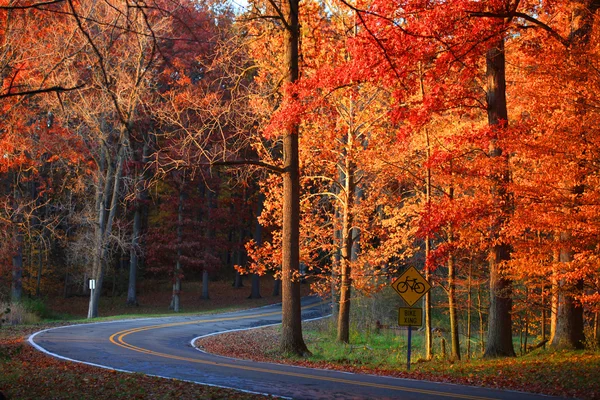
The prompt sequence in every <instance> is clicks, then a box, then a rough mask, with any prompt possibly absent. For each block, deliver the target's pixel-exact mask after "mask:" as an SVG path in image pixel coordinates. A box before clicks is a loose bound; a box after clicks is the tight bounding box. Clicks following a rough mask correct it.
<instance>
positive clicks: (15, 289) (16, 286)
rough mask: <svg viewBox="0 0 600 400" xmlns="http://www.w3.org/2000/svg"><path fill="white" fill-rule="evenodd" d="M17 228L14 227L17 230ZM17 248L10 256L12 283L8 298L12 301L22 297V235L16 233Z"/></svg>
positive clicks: (17, 301) (17, 300)
mask: <svg viewBox="0 0 600 400" xmlns="http://www.w3.org/2000/svg"><path fill="white" fill-rule="evenodd" d="M17 229H18V228H15V230H17ZM16 238H17V240H16V242H17V248H16V251H15V253H14V255H13V257H12V284H11V290H10V300H11V302H12V303H20V302H21V299H22V298H23V235H22V234H21V233H20V232H18V233H16Z"/></svg>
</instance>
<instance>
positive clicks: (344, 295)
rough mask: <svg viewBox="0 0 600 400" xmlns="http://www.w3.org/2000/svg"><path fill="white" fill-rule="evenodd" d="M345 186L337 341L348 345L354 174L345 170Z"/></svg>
mask: <svg viewBox="0 0 600 400" xmlns="http://www.w3.org/2000/svg"><path fill="white" fill-rule="evenodd" d="M345 186H346V197H345V203H344V209H343V222H342V249H341V253H342V254H341V259H340V267H341V284H340V305H339V313H338V326H337V340H338V341H339V342H343V343H348V342H349V340H350V305H351V302H350V298H351V294H352V267H351V262H352V259H351V258H352V215H351V210H350V207H351V204H352V203H353V201H354V200H353V197H354V174H353V172H352V171H349V170H347V173H346V184H345Z"/></svg>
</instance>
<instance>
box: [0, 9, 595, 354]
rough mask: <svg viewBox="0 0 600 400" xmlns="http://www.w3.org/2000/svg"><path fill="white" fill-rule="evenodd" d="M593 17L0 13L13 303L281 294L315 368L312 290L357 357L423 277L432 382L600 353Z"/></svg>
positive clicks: (584, 13)
mask: <svg viewBox="0 0 600 400" xmlns="http://www.w3.org/2000/svg"><path fill="white" fill-rule="evenodd" d="M599 8H600V1H594V0H571V1H567V0H554V1H519V0H514V1H507V0H492V1H487V2H470V1H463V0H460V1H459V0H452V1H441V2H436V1H412V0H411V1H408V0H407V1H378V0H372V1H357V2H347V1H345V0H331V1H309V0H305V1H303V2H302V3H300V2H299V1H297V0H289V1H283V2H280V1H276V0H267V1H255V2H250V3H249V5H248V7H247V8H245V9H244V10H243V11H242V10H240V9H239V8H232V7H231V6H230V5H229V4H227V3H219V2H216V1H208V2H202V3H196V2H186V1H177V2H173V1H152V2H126V1H117V0H114V1H108V0H106V1H102V2H86V1H75V0H52V1H47V2H46V1H44V2H35V1H25V2H22V1H17V2H16V1H4V2H3V3H2V5H1V6H0V18H1V24H0V32H1V34H0V39H1V40H2V43H1V46H0V49H1V51H0V68H1V74H0V76H1V79H2V91H1V92H0V106H1V111H0V116H1V118H2V125H1V129H0V160H1V162H0V192H1V197H0V235H1V238H0V239H1V240H0V260H1V262H0V298H1V299H2V300H3V301H4V302H5V303H6V304H8V305H9V307H11V308H12V309H13V310H14V309H16V306H15V305H16V304H18V303H20V302H22V301H24V299H26V298H37V299H48V298H56V297H57V296H62V297H65V298H68V297H70V296H86V298H87V297H89V299H90V300H89V305H88V307H87V315H88V318H95V317H97V316H99V315H100V314H101V313H102V310H101V309H100V307H99V304H101V303H100V298H101V297H103V296H110V295H117V294H119V293H123V294H124V293H125V292H126V293H127V296H126V300H125V299H123V300H124V301H126V302H127V303H128V304H130V305H135V304H137V303H138V292H139V290H140V289H141V288H144V290H149V291H151V290H152V289H151V288H152V285H151V284H149V285H143V283H144V282H153V281H160V280H163V281H167V282H168V285H170V287H171V288H172V291H171V296H170V304H167V305H165V307H166V306H169V308H170V309H172V310H173V311H174V312H178V311H180V310H181V307H182V306H185V305H184V304H183V305H182V303H181V299H182V296H181V294H182V285H185V282H186V281H194V280H201V281H202V289H201V290H199V293H198V296H199V297H202V298H205V299H208V298H209V297H210V296H209V287H210V284H209V282H211V281H216V280H221V279H230V280H231V281H233V282H234V285H235V286H240V285H241V279H242V275H243V274H248V273H250V274H252V283H253V285H252V293H251V297H259V296H260V279H259V276H260V275H265V274H269V275H273V276H274V278H275V279H276V282H277V284H275V285H274V290H276V291H279V290H280V289H281V292H282V301H283V310H284V322H283V328H282V335H281V348H282V350H284V351H287V352H292V353H297V354H301V355H302V354H307V353H308V350H309V349H308V348H307V347H306V345H305V344H304V341H303V336H302V326H301V324H300V317H299V298H300V281H301V280H303V279H307V280H308V282H309V283H310V285H311V287H312V289H313V290H314V291H315V292H317V293H319V294H322V295H327V296H331V298H332V299H333V303H334V304H335V307H334V313H335V315H336V316H337V321H336V328H335V329H336V339H337V340H338V341H339V342H342V343H348V342H350V341H351V340H350V338H351V329H352V324H351V317H350V315H351V309H352V304H353V300H356V299H357V298H358V297H359V296H362V295H366V296H375V295H377V293H379V292H380V291H381V290H382V289H384V288H385V287H387V286H389V284H390V282H391V281H392V280H393V279H395V277H397V276H398V275H399V273H401V271H403V270H405V269H406V268H407V267H408V266H411V265H412V266H415V267H417V268H418V269H419V270H421V271H422V272H423V274H424V275H425V277H426V279H428V280H429V281H430V282H431V283H432V284H433V286H434V289H433V291H432V292H431V293H429V294H428V295H427V296H426V297H425V300H424V309H425V344H424V346H425V359H430V358H432V357H433V335H432V332H434V331H435V329H434V328H436V327H435V326H433V324H434V322H435V323H438V324H442V325H444V328H443V329H445V330H447V331H448V332H447V333H448V338H449V342H450V344H449V348H450V349H449V357H450V358H451V359H452V360H459V359H461V358H462V357H464V356H465V355H467V357H471V356H472V354H473V353H475V350H473V349H472V347H471V337H474V336H475V335H477V336H478V341H479V344H480V348H481V351H480V353H483V354H482V355H483V356H485V357H486V358H495V357H511V356H514V355H515V354H516V353H515V349H514V342H513V339H514V338H515V337H520V340H521V341H520V347H521V349H520V351H521V352H527V350H528V343H527V340H528V338H530V337H534V338H537V339H538V340H537V343H536V344H539V345H545V344H547V345H548V346H549V347H551V348H554V349H582V348H584V347H586V346H587V348H588V349H589V350H592V351H594V350H597V349H598V346H599V343H600V318H599V311H600V309H599V304H600V277H599V264H598V257H599V254H600V252H599V250H600V248H599V242H598V237H599V235H598V229H599V227H600V225H599V222H600V221H599V215H600V213H599V212H598V211H599V210H598V206H599V205H600V200H599V195H600V192H599V189H598V188H599V185H598V178H599V176H600V175H599V164H598V160H599V155H598V151H599V149H600V137H599V134H600V129H599V128H600V127H599V125H598V121H599V119H598V113H599V110H600V100H599V98H598V93H599V91H598V89H599V86H600V63H599V53H598V51H599V45H598V44H599V43H600V41H599V40H598V35H599V34H600V32H599V26H600V24H599V23H598V22H599V18H600V17H599V16H598V9H599ZM90 279H94V280H95V281H96V289H95V290H94V292H93V293H90V292H89V286H88V284H89V280H90ZM125 282H126V283H127V285H125V284H124V283H125ZM182 282H183V284H182ZM42 301H45V300H42ZM66 301H68V300H66ZM436 310H437V311H436ZM436 312H437V313H438V314H436ZM435 315H437V317H435ZM432 316H434V317H435V318H432ZM472 316H473V317H472ZM388 318H392V320H393V316H389V317H388ZM432 320H433V322H432ZM438 321H439V322H438ZM445 321H447V322H445ZM382 322H383V323H384V324H389V323H390V322H389V321H382ZM380 323H381V322H380ZM474 332H477V333H476V334H475V333H474ZM461 335H466V336H467V338H468V339H467V340H466V343H467V344H466V349H465V348H462V347H465V344H464V342H465V341H464V340H463V344H462V345H461ZM523 340H524V342H523ZM461 346H462V347H461Z"/></svg>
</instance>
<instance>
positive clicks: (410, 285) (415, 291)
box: [392, 267, 431, 371]
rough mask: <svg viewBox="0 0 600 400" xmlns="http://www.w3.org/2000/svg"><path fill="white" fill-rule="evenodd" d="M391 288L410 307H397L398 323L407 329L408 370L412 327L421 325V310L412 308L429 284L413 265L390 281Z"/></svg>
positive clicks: (408, 366)
mask: <svg viewBox="0 0 600 400" xmlns="http://www.w3.org/2000/svg"><path fill="white" fill-rule="evenodd" d="M392 288H393V289H394V290H395V291H396V293H398V295H399V296H400V297H402V299H403V300H404V301H405V302H406V304H408V305H409V306H411V307H400V308H399V309H398V325H399V326H406V327H407V329H408V351H407V352H406V370H407V371H410V356H411V350H412V348H411V347H412V327H413V326H421V325H423V310H422V309H421V308H412V305H414V304H415V303H416V302H417V300H419V299H420V298H421V297H423V295H425V293H427V292H429V290H430V289H431V285H430V284H429V282H427V280H426V279H425V277H423V275H421V273H420V272H419V271H417V269H416V268H415V267H410V268H409V269H407V270H406V271H404V273H402V275H400V277H398V279H396V280H395V281H394V282H392Z"/></svg>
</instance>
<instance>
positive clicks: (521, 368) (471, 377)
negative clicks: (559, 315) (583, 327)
mask: <svg viewBox="0 0 600 400" xmlns="http://www.w3.org/2000/svg"><path fill="white" fill-rule="evenodd" d="M279 339H280V334H279V329H278V328H277V327H269V328H262V329H253V330H249V331H239V332H230V333H225V334H222V335H216V336H209V337H206V338H203V339H200V340H199V341H198V342H197V343H196V344H197V345H198V346H201V347H202V349H203V350H205V351H207V352H210V353H214V354H219V355H223V356H227V357H236V358H244V359H251V360H254V361H262V362H276V363H285V364H291V365H298V366H303V367H312V368H322V369H335V370H340V371H346V372H354V373H368V374H375V375H387V376H394V377H398V378H410V379H419V380H428V381H436V382H448V383H456V384H464V385H473V386H484V387H490V388H498V389H510V390H519V391H524V392H532V393H543V394H548V395H555V396H563V397H575V398H579V399H586V400H587V399H599V398H600V373H599V372H598V371H600V355H598V354H586V353H573V352H569V353H560V352H557V353H544V354H539V355H528V356H524V357H520V358H510V359H497V360H486V361H481V360H472V361H462V362H455V363H453V364H450V363H448V362H447V361H429V362H421V363H417V364H414V365H413V366H412V371H410V372H407V371H406V370H405V365H404V364H403V365H399V366H398V368H397V369H396V368H392V367H378V366H374V365H364V364H361V365H356V364H352V363H336V362H327V361H314V360H311V359H309V358H307V359H298V358H294V357H285V356H283V355H281V354H280V353H279V352H278V344H279ZM307 344H308V346H309V349H310V348H311V345H310V342H309V343H307Z"/></svg>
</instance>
